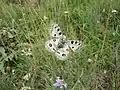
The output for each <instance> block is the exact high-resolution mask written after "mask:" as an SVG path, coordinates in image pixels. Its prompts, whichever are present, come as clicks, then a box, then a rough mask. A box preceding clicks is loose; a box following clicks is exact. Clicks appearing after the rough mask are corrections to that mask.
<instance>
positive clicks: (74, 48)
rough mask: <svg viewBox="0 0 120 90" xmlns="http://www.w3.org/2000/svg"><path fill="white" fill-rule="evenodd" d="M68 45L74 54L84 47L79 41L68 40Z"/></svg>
mask: <svg viewBox="0 0 120 90" xmlns="http://www.w3.org/2000/svg"><path fill="white" fill-rule="evenodd" d="M68 45H69V47H70V48H71V50H72V51H73V52H75V51H77V50H78V49H79V48H81V47H82V41H79V40H68Z"/></svg>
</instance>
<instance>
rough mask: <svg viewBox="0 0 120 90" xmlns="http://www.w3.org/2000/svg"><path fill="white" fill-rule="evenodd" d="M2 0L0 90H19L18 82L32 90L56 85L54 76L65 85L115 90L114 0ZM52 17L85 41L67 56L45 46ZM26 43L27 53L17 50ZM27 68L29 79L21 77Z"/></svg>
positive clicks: (118, 32)
mask: <svg viewBox="0 0 120 90" xmlns="http://www.w3.org/2000/svg"><path fill="white" fill-rule="evenodd" d="M7 2H8V1H7V0H5V1H4V0H3V1H2V0H0V47H2V48H3V49H4V50H5V52H4V53H5V54H6V55H7V56H5V57H3V58H1V57H2V53H1V54H0V56H1V57H0V63H2V64H0V70H1V71H2V72H1V74H0V90H14V89H16V90H20V88H21V87H22V86H23V83H24V84H25V86H29V87H31V88H32V90H59V88H56V87H54V86H53V84H54V83H55V80H56V77H61V78H62V79H64V81H65V82H66V83H67V85H68V90H119V87H120V75H119V73H120V28H119V25H120V7H119V5H120V1H119V0H41V2H40V4H39V6H38V7H28V6H26V5H20V4H15V3H7ZM104 9H105V12H104ZM113 9H115V10H117V12H116V13H112V10H113ZM65 11H68V13H67V14H66V13H64V12H65ZM44 16H46V17H48V19H46V20H45V19H44ZM51 21H54V22H56V23H58V24H59V25H60V27H61V28H62V31H63V32H64V33H65V35H66V36H67V38H68V39H80V40H82V41H83V42H84V48H82V50H81V51H79V52H77V53H73V54H71V57H69V58H68V60H66V61H60V60H57V59H56V57H55V55H54V54H53V53H49V52H48V51H47V50H46V49H45V42H46V41H47V40H48V39H50V35H49V33H48V29H49V25H50V23H51ZM29 48H30V49H31V52H32V55H30V56H26V55H25V54H24V55H22V51H21V50H26V51H27V52H28V49H29ZM0 52H2V51H0ZM88 59H91V60H92V62H88ZM3 64H4V66H2V65H3ZM3 68H4V69H3ZM12 70H15V74H13V73H12ZM105 71H106V73H105ZM27 73H31V78H30V79H29V80H28V81H25V80H23V79H22V78H23V77H24V76H25V75H26V74H27ZM8 83H9V84H8ZM1 88H2V89H1Z"/></svg>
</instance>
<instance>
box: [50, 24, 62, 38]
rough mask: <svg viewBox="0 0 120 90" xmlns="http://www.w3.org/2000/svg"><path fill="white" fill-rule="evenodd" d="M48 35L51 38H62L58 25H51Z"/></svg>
mask: <svg viewBox="0 0 120 90" xmlns="http://www.w3.org/2000/svg"><path fill="white" fill-rule="evenodd" d="M50 34H51V36H52V37H55V38H60V37H62V32H61V29H60V27H59V26H58V24H52V25H51V28H50Z"/></svg>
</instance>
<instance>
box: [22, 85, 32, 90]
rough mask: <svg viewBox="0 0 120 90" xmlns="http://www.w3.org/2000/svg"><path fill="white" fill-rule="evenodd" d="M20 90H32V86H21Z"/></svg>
mask: <svg viewBox="0 0 120 90" xmlns="http://www.w3.org/2000/svg"><path fill="white" fill-rule="evenodd" d="M20 90H31V88H30V87H25V86H24V87H21V89H20Z"/></svg>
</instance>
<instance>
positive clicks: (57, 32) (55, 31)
mask: <svg viewBox="0 0 120 90" xmlns="http://www.w3.org/2000/svg"><path fill="white" fill-rule="evenodd" d="M50 36H51V37H52V38H51V39H50V40H48V41H47V42H46V43H45V47H46V49H47V50H48V51H49V52H54V53H55V55H56V57H57V58H58V59H60V60H65V59H67V58H68V55H69V53H70V49H71V50H72V51H73V52H76V50H78V49H79V48H80V47H81V46H82V41H79V40H67V39H66V36H65V35H63V34H62V32H61V29H60V27H59V26H58V24H53V25H52V26H51V28H50Z"/></svg>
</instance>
